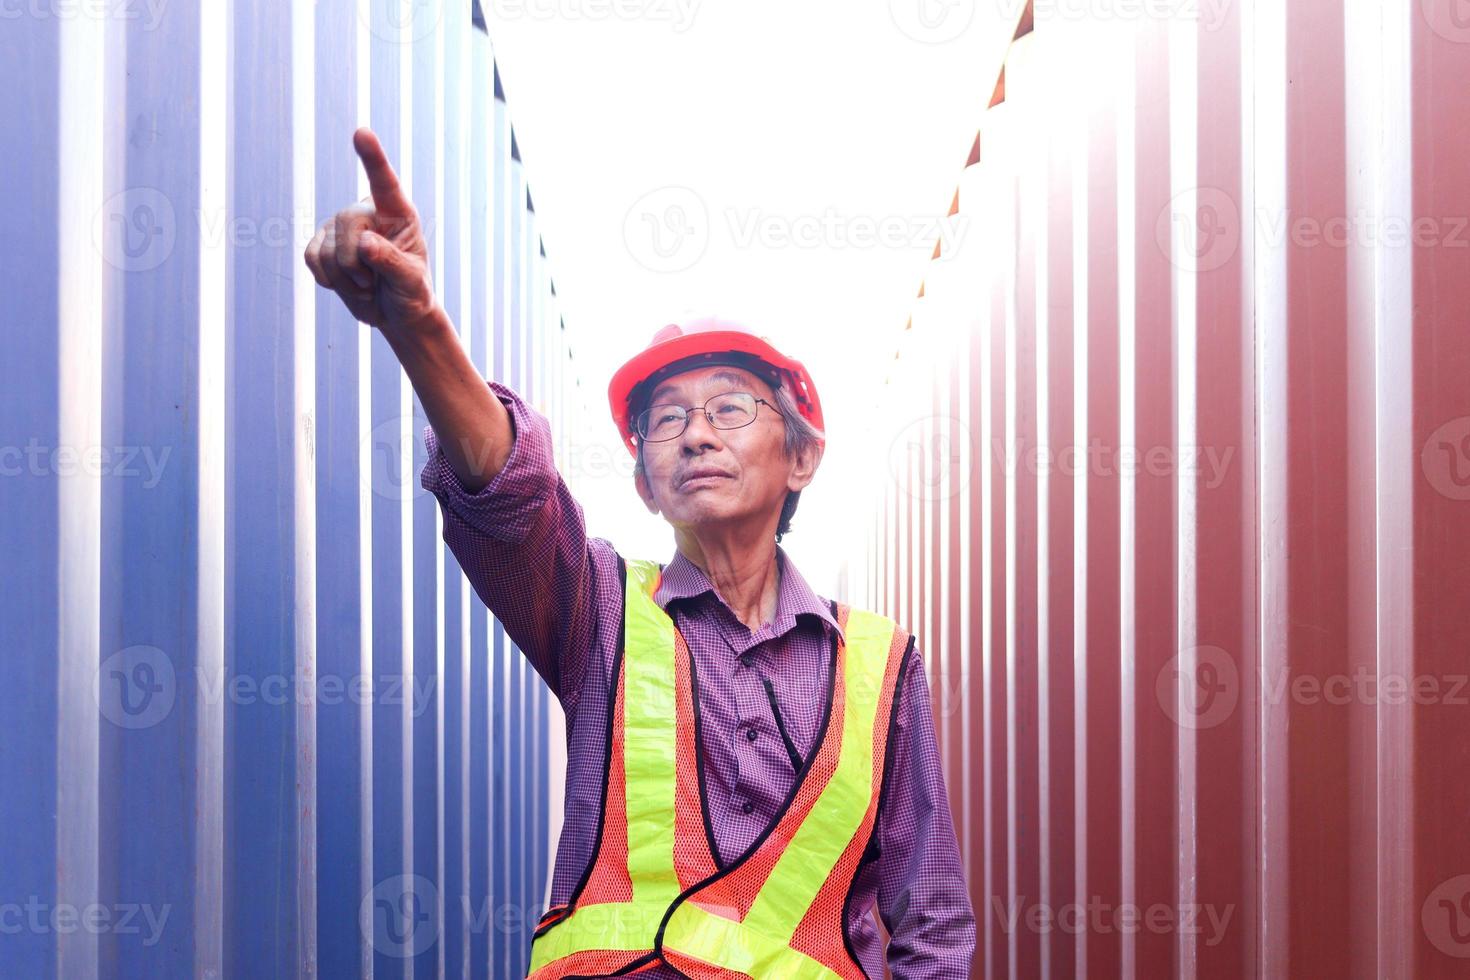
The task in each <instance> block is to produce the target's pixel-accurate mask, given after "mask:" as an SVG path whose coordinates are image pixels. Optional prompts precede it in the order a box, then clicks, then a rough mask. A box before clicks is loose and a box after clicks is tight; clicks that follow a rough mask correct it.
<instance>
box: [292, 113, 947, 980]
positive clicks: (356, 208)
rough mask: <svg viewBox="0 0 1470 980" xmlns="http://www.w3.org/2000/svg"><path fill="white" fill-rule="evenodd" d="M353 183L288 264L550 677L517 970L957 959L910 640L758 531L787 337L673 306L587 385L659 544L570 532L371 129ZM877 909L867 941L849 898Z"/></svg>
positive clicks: (792, 968)
mask: <svg viewBox="0 0 1470 980" xmlns="http://www.w3.org/2000/svg"><path fill="white" fill-rule="evenodd" d="M354 142H355V144H356V147H357V150H358V153H359V155H360V156H361V157H362V160H363V163H364V166H365V168H366V170H367V174H368V178H369V182H370V185H371V187H372V192H373V193H372V197H371V198H370V199H369V200H365V201H363V202H361V203H360V204H357V205H353V206H351V207H349V208H347V209H345V210H344V211H342V212H341V213H339V214H338V215H337V216H336V217H334V218H333V219H331V220H329V221H328V222H327V223H326V224H324V225H323V227H322V229H321V230H320V231H319V232H318V233H317V235H316V237H315V238H314V239H313V240H312V242H311V244H310V246H308V248H307V252H306V262H307V265H308V266H309V267H310V268H311V269H312V271H313V273H314V274H315V275H316V277H317V280H318V281H319V282H320V283H321V284H322V285H323V286H325V287H327V288H329V289H332V290H334V291H336V292H337V293H338V294H339V295H340V296H341V297H342V299H343V301H344V302H345V303H346V304H347V306H348V308H349V309H351V310H352V312H353V314H354V315H355V316H357V318H358V319H359V320H362V321H363V322H366V323H369V324H372V325H374V326H377V327H378V328H379V329H381V330H382V331H383V334H384V336H385V337H386V338H387V339H388V342H389V343H390V345H391V346H392V347H393V350H394V352H395V353H396V354H397V356H398V358H399V360H400V361H401V363H402V364H403V366H404V369H405V371H406V372H407V373H408V375H409V378H410V380H411V381H412V383H413V385H414V388H415V390H416V391H417V392H418V395H419V397H420V399H421V400H422V402H423V405H424V410H425V412H426V414H427V415H428V417H429V421H430V428H429V429H428V430H426V431H425V439H426V442H427V446H428V450H429V460H428V463H427V465H426V466H425V468H424V471H423V474H422V483H423V486H424V487H425V488H426V489H428V490H430V491H432V492H433V493H434V495H435V496H436V497H437V498H438V499H439V501H440V504H441V506H442V508H443V513H444V538H445V541H446V542H447V543H448V544H449V546H450V548H451V549H452V551H453V552H454V554H455V556H456V557H457V558H458V559H459V562H460V564H461V565H462V566H463V568H464V570H465V573H466V575H467V576H468V577H469V580H470V582H471V583H472V584H473V585H474V588H475V590H476V592H477V593H478V594H479V596H480V597H481V599H483V600H484V602H485V604H486V605H487V606H488V607H489V608H490V609H491V611H492V612H494V614H495V616H496V618H497V619H498V620H499V621H500V622H501V623H502V624H503V625H504V627H505V629H506V632H507V633H508V634H509V635H510V636H511V638H512V639H514V640H515V642H516V644H517V646H518V647H519V648H520V649H521V651H522V652H523V653H524V654H525V656H526V658H527V659H528V660H529V661H530V662H531V664H532V665H533V666H534V667H535V669H536V671H537V672H538V673H539V674H540V675H541V677H542V678H543V679H544V680H545V681H546V683H547V685H548V686H549V687H550V689H551V690H552V692H553V693H555V695H556V697H557V698H558V700H559V701H560V702H561V705H562V708H563V709H564V711H565V714H566V719H567V743H568V744H567V759H568V766H567V781H566V814H565V821H564V823H563V829H562V835H561V840H560V842H559V843H558V846H557V855H556V867H555V872H554V875H553V878H552V886H551V888H552V893H551V907H550V909H548V910H547V912H546V914H545V915H544V916H542V918H541V920H540V922H539V923H538V926H537V929H536V932H535V937H534V940H533V943H532V948H531V973H530V975H531V976H533V977H537V978H540V977H568V976H577V977H594V976H613V975H618V976H623V975H627V974H631V973H638V974H640V975H642V976H647V977H678V976H688V977H698V978H704V977H709V978H715V977H744V976H748V977H754V978H764V977H872V978H876V977H880V976H882V975H883V967H884V961H885V955H886V961H887V965H888V966H889V968H890V969H891V970H892V972H893V975H894V976H896V977H904V978H919V977H956V978H958V977H968V976H969V975H970V966H971V960H972V957H973V954H974V946H975V921H974V913H973V909H972V907H971V904H970V899H969V897H968V893H967V890H966V887H965V880H964V874H963V869H962V867H961V864H960V860H959V854H958V848H957V846H956V842H955V835H954V828H953V826H952V823H951V820H950V814H949V805H948V798H947V796H946V793H945V787H944V781H943V775H942V770H941V767H940V764H939V757H938V752H937V748H936V742H935V737H934V720H933V713H932V708H931V705H930V698H929V691H928V686H927V679H926V676H925V673H924V666H923V661H922V658H921V656H920V653H919V650H918V648H917V646H916V644H915V642H914V637H913V636H912V635H911V634H909V633H908V632H907V631H906V630H904V629H903V628H902V627H901V626H899V625H898V624H897V623H895V622H894V621H893V620H891V619H888V618H886V617H883V616H879V615H876V614H874V613H871V612H867V611H865V610H861V609H855V608H850V607H848V606H846V605H844V604H842V603H840V602H834V601H829V600H826V599H822V598H821V597H819V596H818V595H817V594H816V593H815V592H813V591H812V589H811V587H810V586H808V585H807V583H806V581H805V580H804V579H803V578H802V576H801V573H800V572H798V571H797V569H796V567H795V566H794V565H793V564H792V563H791V560H790V558H789V557H788V556H787V555H786V553H785V551H784V550H783V549H782V548H781V547H780V545H779V541H780V539H781V537H782V536H783V535H784V534H786V533H787V532H788V531H789V530H790V525H791V519H792V516H793V514H794V512H795V510H796V505H797V500H798V498H799V496H800V494H801V491H802V489H803V488H804V487H805V486H807V484H809V483H810V482H811V481H812V479H813V477H814V476H815V475H816V471H817V466H818V464H819V463H820V461H821V457H822V450H823V445H824V436H823V433H822V430H821V426H822V414H821V403H820V401H819V399H818V397H817V391H816V388H815V385H813V383H812V381H811V379H810V377H809V376H808V375H807V372H806V370H805V368H804V367H803V366H802V365H801V364H800V362H798V361H795V360H792V359H790V358H788V357H786V356H784V355H782V354H781V353H780V352H779V351H778V350H776V349H775V348H774V347H773V346H771V345H770V344H769V343H768V342H767V341H766V340H765V339H764V338H762V337H758V336H755V335H753V334H751V333H750V332H748V331H745V330H743V329H741V328H739V327H737V326H735V325H733V324H723V323H719V322H716V321H701V322H697V323H693V324H685V325H682V326H681V325H672V324H671V325H669V326H668V327H665V328H663V329H662V330H660V331H659V332H658V333H657V334H656V335H655V336H654V338H653V341H652V343H651V344H650V345H649V346H648V347H647V348H646V349H645V350H643V351H641V352H640V353H639V354H638V355H637V356H635V357H634V358H633V359H632V360H630V361H629V362H628V363H627V364H625V365H623V366H622V367H621V368H620V369H619V370H618V371H617V372H616V373H615V374H614V376H613V379H612V384H611V386H610V389H609V400H610V407H611V410H612V414H613V418H614V421H615V422H616V423H617V425H618V427H619V431H620V432H621V433H622V434H623V436H624V439H625V441H626V444H627V447H628V450H629V452H630V453H632V454H633V456H634V458H635V460H636V465H635V483H636V487H637V491H638V494H639V496H640V497H642V499H643V502H644V503H645V505H646V506H647V507H648V509H649V511H650V512H652V513H655V514H659V515H661V516H662V517H663V518H664V519H665V520H667V521H668V522H669V524H670V525H672V527H673V529H674V540H675V545H676V550H675V554H674V557H673V559H672V560H671V561H670V562H668V563H667V564H658V563H655V562H651V561H640V560H633V559H625V558H624V557H623V556H621V555H619V554H618V552H617V551H615V550H614V548H613V546H612V544H611V543H610V542H609V541H607V540H605V539H603V538H599V537H589V536H588V534H587V531H586V528H585V525H584V521H583V513H582V509H581V507H580V506H579V505H578V503H577V501H576V500H575V499H574V498H573V497H572V496H571V494H570V492H569V491H568V488H567V485H566V483H565V482H564V481H563V480H562V478H561V476H560V475H559V474H558V473H557V471H556V468H555V466H554V464H553V457H552V452H551V433H550V430H549V427H548V424H547V421H546V419H545V417H544V416H542V415H541V414H540V413H538V412H536V411H534V410H533V409H531V408H530V407H529V406H528V405H527V404H526V403H525V402H524V401H522V400H521V398H520V397H519V396H518V395H517V394H516V393H515V392H514V391H512V390H511V389H509V388H507V387H505V386H504V385H502V384H500V383H498V382H495V381H491V382H489V383H488V384H487V383H486V382H485V381H484V379H482V378H481V377H480V376H479V375H478V373H477V372H476V370H475V368H474V366H473V365H472V364H471V363H470V361H469V360H468V359H467V357H466V356H465V354H464V351H463V349H462V347H461V345H460V344H459V341H458V337H457V335H456V333H455V330H454V327H453V325H452V324H451V323H450V322H449V320H448V317H447V316H446V314H445V313H444V311H443V309H442V308H441V307H440V306H439V304H438V303H437V301H436V300H435V298H434V295H433V289H432V286H431V284H430V281H429V276H428V264H427V250H426V247H425V244H424V238H423V235H422V234H421V232H420V229H419V225H418V220H417V217H416V215H415V213H414V210H413V207H412V205H411V204H410V203H409V202H408V200H407V199H406V197H405V196H404V194H403V192H402V190H401V189H400V187H399V185H398V182H397V179H396V177H395V176H394V174H393V171H392V168H391V167H390V166H389V164H388V161H387V159H386V158H385V157H384V155H383V152H382V148H381V147H380V146H379V144H378V142H377V139H376V138H375V137H374V136H373V134H372V133H371V131H369V130H365V129H364V130H359V131H358V133H357V134H356V135H355V137H354ZM875 901H876V903H877V906H878V910H879V913H880V914H881V916H882V918H883V922H884V925H885V927H886V929H887V930H888V932H889V935H890V939H889V941H888V945H887V949H886V951H885V949H884V948H883V945H882V943H881V941H880V937H879V935H878V931H877V928H876V926H875V924H874V923H873V921H872V917H871V914H870V912H871V909H872V907H873V905H874V903H875Z"/></svg>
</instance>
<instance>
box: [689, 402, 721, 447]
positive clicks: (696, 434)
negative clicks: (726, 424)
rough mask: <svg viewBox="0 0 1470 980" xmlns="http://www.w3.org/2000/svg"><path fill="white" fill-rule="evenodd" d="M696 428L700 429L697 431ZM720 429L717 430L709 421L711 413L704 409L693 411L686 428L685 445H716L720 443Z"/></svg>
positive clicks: (690, 413)
mask: <svg viewBox="0 0 1470 980" xmlns="http://www.w3.org/2000/svg"><path fill="white" fill-rule="evenodd" d="M696 426H698V427H699V428H698V429H697V430H696V428H695V427H696ZM719 431H720V430H719V429H716V428H715V427H714V426H713V425H711V424H710V421H709V413H708V412H706V411H705V410H704V409H703V408H695V409H691V410H690V412H689V423H688V425H686V426H685V427H684V436H683V440H684V445H685V446H691V445H701V444H714V445H718V444H719V442H720V436H719Z"/></svg>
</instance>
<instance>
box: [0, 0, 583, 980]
mask: <svg viewBox="0 0 1470 980" xmlns="http://www.w3.org/2000/svg"><path fill="white" fill-rule="evenodd" d="M470 8H471V4H468V3H464V4H460V3H448V2H441V0H415V2H413V3H406V2H399V0H361V2H359V0H321V2H318V3H315V4H310V3H291V4H288V3H265V4H254V3H243V2H230V3H216V2H210V3H205V4H178V5H173V4H167V5H161V4H150V5H146V6H145V5H142V4H100V5H99V4H90V5H89V4H52V5H46V4H40V5H36V4H32V5H27V6H26V7H25V8H24V9H21V7H20V6H19V5H13V7H12V9H10V10H8V12H7V13H6V14H5V15H4V16H5V20H4V27H3V29H0V82H3V85H4V87H5V89H6V90H7V91H8V93H9V95H8V96H7V98H5V99H4V100H0V134H4V135H3V139H4V141H5V152H4V154H3V155H4V159H5V161H6V162H5V165H4V173H5V178H4V180H3V181H0V201H3V207H4V213H5V214H6V215H7V218H8V219H9V221H10V223H11V233H10V236H9V241H10V247H7V249H6V257H5V261H4V262H3V263H0V295H3V296H5V298H6V309H7V311H8V317H7V319H8V322H7V325H6V338H5V340H4V342H3V344H0V351H3V353H0V366H3V374H4V378H5V381H6V383H5V384H4V385H3V394H0V420H3V425H4V433H3V438H0V445H3V449H0V451H3V454H4V458H3V463H4V465H5V473H4V478H3V479H0V514H3V515H4V516H3V518H0V527H3V545H4V552H5V556H6V560H5V562H4V563H3V566H0V648H3V650H4V661H5V664H6V666H7V671H6V673H7V678H6V679H7V683H5V684H4V685H3V686H0V719H3V721H4V728H5V734H4V736H3V738H0V796H3V807H0V817H3V819H0V975H4V976H6V977H59V976H66V977H88V976H108V977H185V976H196V977H224V976H228V977H247V976H248V977H286V976H312V975H323V976H331V977H338V976H369V975H373V976H377V977H380V978H381V977H390V976H419V977H423V976H437V975H441V974H444V975H454V976H462V975H474V976H512V975H520V974H521V973H522V972H523V970H524V965H525V963H526V961H527V952H528V946H529V927H530V926H531V925H532V924H533V923H534V921H535V918H536V916H537V914H538V913H539V911H540V910H541V907H542V900H543V895H544V891H545V887H546V876H547V870H548V866H547V860H546V855H547V851H548V846H549V845H548V837H547V823H548V813H549V811H550V810H551V809H553V806H554V801H555V800H556V799H559V794H560V786H559V782H558V785H556V786H554V787H553V786H551V784H550V780H551V779H553V778H555V776H554V773H555V767H556V765H557V760H556V759H555V758H553V756H554V754H555V753H554V751H553V749H554V744H553V743H549V740H548V737H547V732H548V725H549V724H551V723H553V719H552V718H551V717H550V713H551V708H552V705H550V704H549V703H548V697H547V692H546V690H545V688H544V686H543V685H541V684H540V683H539V682H538V681H537V679H536V678H535V677H534V675H533V674H532V672H531V671H530V670H529V669H528V668H527V667H526V666H525V663H524V660H523V658H522V657H521V656H520V655H519V653H518V652H517V651H516V650H515V649H514V648H513V646H512V645H511V644H510V642H509V641H508V640H507V638H506V636H505V634H504V632H503V631H502V630H501V629H500V628H499V626H498V625H497V624H496V623H495V622H494V621H493V619H492V618H491V617H489V616H488V614H487V612H486V610H485V608H484V607H483V606H482V605H481V604H480V603H479V600H478V598H476V597H475V596H474V595H473V592H472V591H471V590H470V588H469V587H468V584H467V582H466V581H465V580H464V578H463V575H462V574H461V572H460V570H459V567H458V564H457V563H456V562H455V561H454V559H453V557H452V556H451V555H450V554H449V553H448V551H447V549H446V548H445V547H444V546H443V544H442V542H441V538H440V526H441V525H440V524H439V521H440V520H441V519H442V518H441V517H440V515H439V510H438V504H437V502H436V501H435V500H434V498H433V497H432V496H429V495H428V494H425V493H424V492H423V491H422V489H421V488H420V487H419V471H420V469H421V468H422V465H423V440H422V432H423V429H424V427H425V426H426V424H427V422H426V419H425V417H424V416H423V414H422V411H421V409H420V408H419V406H418V405H417V403H416V400H415V399H414V398H413V397H412V392H411V390H410V388H409V387H408V385H407V381H406V379H405V377H404V375H403V372H402V370H401V369H400V368H399V366H398V364H397V362H396V361H395V360H394V358H393V356H392V354H391V351H390V350H389V348H388V347H387V346H386V344H385V343H384V341H383V340H382V338H381V337H379V336H377V335H376V332H375V331H371V330H368V329H366V328H364V327H362V326H360V325H358V324H356V323H354V322H352V321H351V320H350V318H349V316H348V314H347V313H346V312H345V311H344V310H343V309H342V307H341V305H340V304H339V303H338V302H337V301H336V299H335V298H334V297H332V296H330V295H328V294H326V293H325V292H323V291H321V290H319V289H318V288H317V287H316V284H315V282H314V281H313V280H312V278H311V275H310V273H309V272H308V271H307V270H306V268H305V266H304V264H303V262H302V250H303V249H304V247H305V244H306V242H307V240H308V239H309V237H310V235H311V233H312V231H313V230H314V228H315V227H316V225H317V223H318V222H319V221H320V220H321V219H322V218H324V217H326V216H327V215H329V214H331V213H333V212H334V211H336V210H337V209H338V208H340V207H342V206H344V205H345V204H347V203H349V202H351V201H353V200H356V199H358V198H359V197H362V196H364V195H365V194H366V192H367V189H366V186H365V182H364V179H363V177H362V175H361V171H360V166H359V164H358V162H357V160H356V157H355V156H354V155H353V153H352V149H351V143H350V137H351V133H352V130H353V129H354V127H355V126H357V125H359V124H364V123H366V124H370V125H372V126H373V128H374V129H376V131H377V132H378V133H379V135H380V136H381V137H382V139H383V142H384V144H385V145H386V146H387V147H388V148H389V152H390V155H391V156H392V158H393V159H394V162H395V164H396V165H397V166H398V167H399V169H400V173H401V174H402V176H403V177H404V179H405V181H406V182H407V183H408V186H409V187H410V188H411V195H412V197H413V200H414V201H415V203H416V204H417V205H418V206H419V208H420V210H421V212H422V214H423V216H424V219H425V222H426V227H427V228H428V229H429V232H430V235H431V255H432V259H433V262H434V270H433V271H434V276H435V280H436V282H437V283H438V285H439V290H440V293H441V295H442V296H443V297H444V300H445V303H446V305H447V306H448V309H449V312H450V314H451V316H452V318H453V320H454V321H455V323H457V324H458V325H459V326H460V329H461V331H462V332H463V335H464V339H465V341H466V343H467V344H468V347H469V349H470V350H471V352H472V356H473V358H474V360H475V363H476V364H477V365H478V366H479V367H480V368H481V369H482V371H483V372H484V373H485V374H486V375H487V376H491V377H497V378H501V379H504V380H506V381H507V383H509V384H511V385H513V386H514V387H516V388H517V389H518V390H519V391H521V392H524V393H525V394H527V395H528V396H529V397H530V398H531V399H532V400H533V401H534V402H535V403H536V404H537V405H538V407H539V408H541V410H542V411H543V412H545V413H546V414H547V415H549V416H551V417H552V419H553V422H554V424H555V426H556V428H557V430H558V431H559V432H562V433H565V431H566V430H567V428H568V426H566V425H563V424H561V423H562V420H563V419H566V418H569V417H571V416H572V414H573V413H571V412H570V411H569V408H568V406H569V404H570V403H571V401H570V399H571V398H572V393H573V391H574V389H573V388H572V387H571V386H570V384H569V383H570V381H571V380H572V379H571V378H569V376H568V371H569V365H570V364H571V362H570V360H569V350H568V346H567V343H566V340H565V336H564V331H563V329H562V327H561V324H560V320H559V315H558V313H557V304H556V299H555V295H554V290H553V288H552V286H551V281H550V276H549V273H548V268H547V262H546V259H545V254H544V251H543V250H542V248H541V245H540V239H539V236H538V233H537V230H536V217H535V214H534V212H533V210H532V207H531V199H530V196H529V194H528V191H527V187H526V177H525V175H524V173H523V172H522V164H521V162H520V160H519V155H518V154H516V153H513V148H512V143H513V139H512V135H511V129H510V122H509V117H508V115H507V110H506V106H505V103H504V101H502V100H501V99H500V98H498V97H497V96H498V88H499V86H498V84H497V82H496V79H495V70H494V61H493V57H492V53H491V50H490V42H489V38H488V37H487V36H486V35H485V34H484V33H483V31H480V30H476V29H475V28H474V27H473V26H472V24H471V9H470ZM562 449H563V451H564V450H565V447H564V446H563V447H562ZM549 772H550V774H549Z"/></svg>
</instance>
